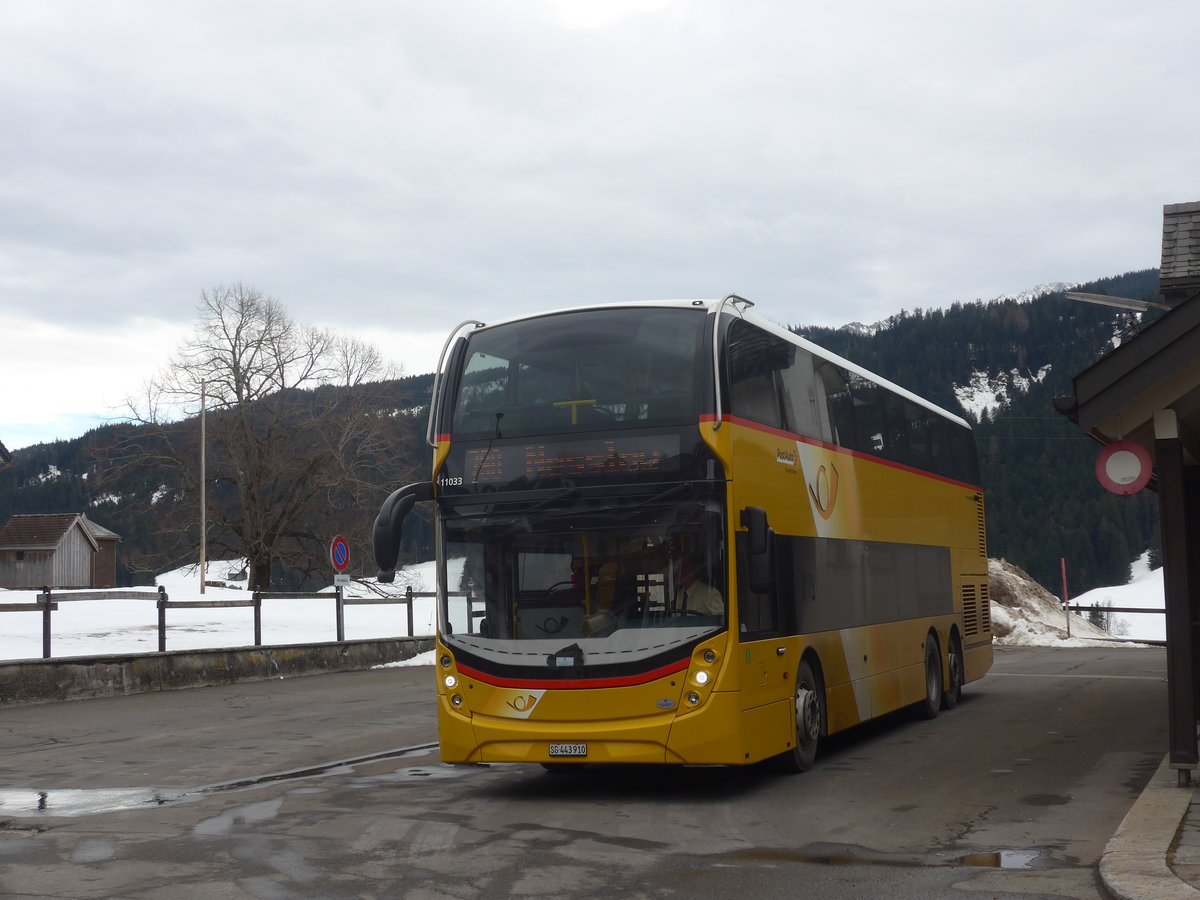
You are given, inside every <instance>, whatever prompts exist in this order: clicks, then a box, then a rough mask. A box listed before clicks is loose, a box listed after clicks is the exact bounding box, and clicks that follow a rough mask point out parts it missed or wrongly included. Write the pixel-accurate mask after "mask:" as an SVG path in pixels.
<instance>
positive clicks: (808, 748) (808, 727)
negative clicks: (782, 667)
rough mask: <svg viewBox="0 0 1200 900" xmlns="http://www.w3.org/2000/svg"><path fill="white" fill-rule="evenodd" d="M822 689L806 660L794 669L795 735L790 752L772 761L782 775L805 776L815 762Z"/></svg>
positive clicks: (822, 719)
mask: <svg viewBox="0 0 1200 900" xmlns="http://www.w3.org/2000/svg"><path fill="white" fill-rule="evenodd" d="M824 724H825V688H824V686H823V685H822V684H821V681H820V679H818V678H817V676H816V673H815V672H814V671H813V667H812V663H810V662H809V661H808V660H807V659H802V660H801V661H800V666H799V667H798V668H797V669H796V734H795V740H794V741H793V745H792V749H790V750H788V751H786V752H784V753H781V754H780V755H779V756H777V757H775V762H776V764H777V766H778V768H779V769H780V770H781V771H784V772H807V771H808V770H809V769H811V768H812V767H813V763H814V762H815V761H816V758H817V745H818V744H819V743H820V740H821V734H822V732H823V731H824V730H825V729H824Z"/></svg>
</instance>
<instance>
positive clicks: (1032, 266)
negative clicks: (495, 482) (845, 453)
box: [0, 0, 1200, 449]
mask: <svg viewBox="0 0 1200 900" xmlns="http://www.w3.org/2000/svg"><path fill="white" fill-rule="evenodd" d="M1197 34H1200V4H1196V3H1194V2H1190V0H1189V2H1182V0H1181V2H1161V0H1143V2H1141V3H1137V4H1134V3H1129V2H1127V0H1122V2H1119V3H1116V2H1107V0H1078V2H1075V0H1069V2H1057V0H1036V2H1033V0H1004V2H990V0H980V2H970V3H966V2H961V0H947V2H940V0H908V2H905V3H896V2H893V0H863V2H856V0H844V2H842V3H838V4H833V3H819V4H818V3H815V2H797V0H780V2H757V0H737V2H733V0H730V2H718V0H643V2H639V0H596V2H584V0H572V2H568V0H562V2H553V0H510V2H505V0H453V2H438V0H433V2H430V0H423V2H420V3H418V2H408V0H338V2H337V3H333V2H299V0H286V2H258V0H235V2H221V0H196V2H182V0H127V2H117V0H80V2H65V0H3V2H2V3H0V316H2V318H0V323H2V324H0V440H2V441H3V442H4V443H5V444H6V445H7V446H8V447H9V448H10V449H16V448H20V447H22V446H26V445H28V444H31V443H35V442H38V441H47V440H54V439H55V438H71V437H77V436H79V435H80V434H82V433H83V432H84V431H85V430H86V429H87V428H89V427H92V426H93V425H95V424H97V423H98V422H99V421H100V420H102V419H104V418H106V417H112V416H114V415H118V414H119V412H120V406H121V404H122V400H123V399H124V398H125V397H126V396H129V395H132V394H136V393H137V391H138V388H139V386H140V385H141V383H142V381H143V380H144V379H145V378H146V377H148V376H150V375H152V374H154V373H155V372H156V371H157V370H158V369H160V368H161V367H162V365H163V364H164V363H165V361H166V359H167V356H168V354H169V353H170V351H171V350H172V349H173V348H174V347H175V345H176V344H177V343H178V342H179V341H180V340H181V339H182V338H183V337H184V336H185V335H186V334H187V333H188V331H189V330H190V328H191V326H192V324H193V323H194V321H195V317H196V302H197V300H198V298H199V294H200V291H201V290H203V289H206V288H211V287H213V286H216V285H220V284H231V283H234V282H242V283H243V284H247V285H251V286H254V287H257V288H259V289H260V290H262V291H263V292H265V293H267V294H270V295H272V296H275V297H278V298H279V299H280V300H282V301H283V302H284V303H285V304H286V306H287V307H288V309H289V310H290V311H291V313H292V314H293V315H294V316H295V317H296V318H297V319H300V320H303V321H309V322H313V323H316V324H321V325H328V326H333V327H336V328H339V329H343V330H346V331H351V332H354V333H356V334H358V335H360V336H364V337H368V338H371V339H373V340H375V341H377V342H378V343H379V345H380V346H381V348H382V349H383V350H384V351H385V353H386V354H387V355H388V356H389V357H390V358H391V359H392V360H394V361H395V362H396V363H398V364H400V365H403V366H404V367H405V368H406V369H407V371H408V373H409V374H418V373H421V372H427V371H430V370H432V367H433V365H434V357H435V356H436V353H437V351H438V350H439V349H440V347H441V344H442V341H443V340H444V338H445V336H446V333H447V331H448V330H449V329H450V328H451V327H452V326H453V325H455V324H456V323H458V322H459V321H461V320H463V319H465V318H480V319H483V320H494V319H497V318H501V317H505V316H508V315H510V314H513V313H517V312H527V311H534V310H538V309H545V308H554V307H558V306H565V305H574V304H578V303H585V302H595V301H604V300H646V299H655V298H682V297H720V296H723V295H724V294H726V293H730V292H737V293H740V294H743V295H745V296H748V297H750V298H751V299H754V300H755V301H756V302H757V303H758V307H757V311H758V312H760V313H762V314H763V315H765V316H767V317H768V318H771V319H774V320H775V321H778V322H781V323H785V324H799V323H804V324H825V325H841V324H845V323H847V322H851V321H862V322H868V323H869V322H874V321H878V320H879V319H882V318H885V317H886V316H889V315H891V314H893V313H895V312H898V311H899V310H901V309H913V308H915V307H927V308H928V307H939V306H946V305H949V304H950V303H953V302H955V301H959V300H966V301H970V300H975V299H985V300H986V299H991V298H994V297H996V296H998V295H1001V294H1004V293H1009V292H1018V291H1021V290H1023V289H1025V288H1028V287H1031V286H1033V285H1036V284H1040V283H1044V282H1053V281H1068V282H1071V281H1081V280H1089V279H1093V278H1097V277H1102V276H1106V275H1115V274H1120V273H1122V272H1125V271H1130V270H1134V269H1143V268H1149V267H1153V266H1157V265H1158V263H1159V257H1160V244H1159V240H1160V233H1161V223H1162V206H1163V204H1165V203H1176V202H1186V201H1192V200H1200V185H1197V180H1198V178H1200V168H1197V165H1196V160H1197V147H1198V146H1200V140H1198V134H1197V131H1198V130H1200V122H1198V120H1197V118H1196V116H1195V115H1194V113H1195V108H1196V98H1197V97H1198V96H1200V66H1198V65H1197V64H1196V61H1195V37H1196V35H1197Z"/></svg>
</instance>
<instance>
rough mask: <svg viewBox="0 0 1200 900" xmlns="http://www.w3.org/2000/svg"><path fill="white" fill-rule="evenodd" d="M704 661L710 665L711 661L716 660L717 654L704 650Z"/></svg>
mask: <svg viewBox="0 0 1200 900" xmlns="http://www.w3.org/2000/svg"><path fill="white" fill-rule="evenodd" d="M704 661H705V662H706V663H708V664H709V665H712V664H713V663H715V662H716V661H717V654H715V653H714V652H713V651H711V650H705V651H704Z"/></svg>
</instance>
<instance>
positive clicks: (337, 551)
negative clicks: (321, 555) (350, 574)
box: [329, 534, 350, 572]
mask: <svg viewBox="0 0 1200 900" xmlns="http://www.w3.org/2000/svg"><path fill="white" fill-rule="evenodd" d="M329 561H330V562H332V563H333V567H334V568H335V569H337V570H338V571H339V572H345V571H346V566H348V565H350V545H349V544H348V543H347V542H346V539H345V538H344V537H342V536H341V535H340V534H339V535H338V536H337V537H335V538H334V539H333V542H332V543H331V544H330V545H329Z"/></svg>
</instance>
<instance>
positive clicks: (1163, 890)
mask: <svg viewBox="0 0 1200 900" xmlns="http://www.w3.org/2000/svg"><path fill="white" fill-rule="evenodd" d="M1169 763H1170V758H1169V757H1166V758H1164V759H1163V761H1162V764H1161V765H1160V766H1159V767H1158V771H1157V772H1155V773H1154V776H1153V777H1152V778H1151V779H1150V783H1149V784H1147V785H1146V788H1145V790H1143V791H1142V794H1141V796H1140V797H1138V798H1137V800H1136V801H1135V802H1134V804H1133V808H1132V809H1130V810H1129V813H1128V814H1127V815H1126V816H1125V818H1124V819H1123V820H1122V821H1121V824H1120V825H1119V826H1118V827H1117V831H1116V833H1115V834H1114V835H1113V836H1112V839H1111V840H1110V841H1109V842H1108V845H1107V846H1106V847H1105V848H1104V854H1103V855H1102V856H1101V857H1100V878H1101V880H1102V881H1103V882H1104V887H1105V888H1106V889H1107V890H1108V892H1109V893H1110V894H1112V895H1113V896H1114V897H1116V898H1118V900H1200V890H1197V889H1196V888H1194V887H1192V885H1190V884H1188V883H1187V882H1186V881H1183V880H1182V879H1181V878H1180V877H1179V876H1178V875H1176V874H1175V873H1174V872H1173V871H1172V870H1171V867H1170V866H1169V865H1168V863H1167V859H1168V854H1169V853H1170V852H1171V848H1172V845H1173V844H1174V842H1175V837H1176V835H1177V834H1178V833H1179V827H1180V825H1181V824H1182V823H1183V818H1184V816H1185V815H1187V811H1188V807H1189V806H1190V805H1191V803H1192V799H1193V796H1194V794H1195V789H1194V788H1181V787H1179V786H1178V776H1177V774H1176V772H1175V770H1174V769H1172V768H1171V767H1170V764H1169Z"/></svg>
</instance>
